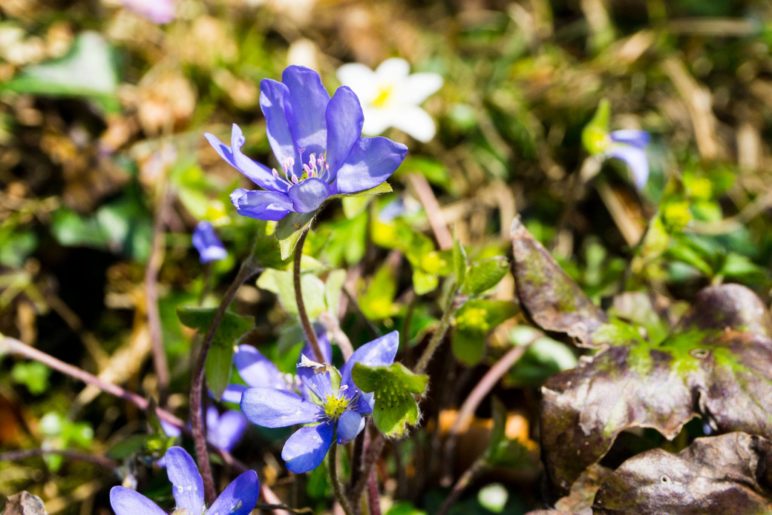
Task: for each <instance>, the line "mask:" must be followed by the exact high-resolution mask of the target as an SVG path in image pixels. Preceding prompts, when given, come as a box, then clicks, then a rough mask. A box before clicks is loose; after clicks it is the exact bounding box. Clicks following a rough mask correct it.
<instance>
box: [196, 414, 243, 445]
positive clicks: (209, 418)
mask: <svg viewBox="0 0 772 515" xmlns="http://www.w3.org/2000/svg"><path fill="white" fill-rule="evenodd" d="M246 430H247V419H246V417H245V416H244V414H243V413H241V412H240V411H234V410H228V411H226V412H224V413H223V414H222V415H221V414H220V412H219V411H217V408H215V407H214V406H209V408H208V409H207V410H206V439H207V441H208V442H209V443H211V444H212V445H214V446H215V447H217V448H218V449H224V450H226V451H230V450H231V449H233V448H234V447H235V446H236V444H237V443H239V441H240V440H241V437H242V436H244V431H246Z"/></svg>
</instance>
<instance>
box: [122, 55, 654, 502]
mask: <svg viewBox="0 0 772 515" xmlns="http://www.w3.org/2000/svg"><path fill="white" fill-rule="evenodd" d="M260 107H261V109H262V112H263V115H264V116H265V119H266V122H267V133H268V141H269V143H270V146H271V148H272V150H273V153H274V155H275V157H276V161H277V162H278V164H279V167H278V169H277V168H269V167H268V166H266V165H264V164H261V163H258V162H256V161H253V160H252V159H250V158H249V157H247V156H246V155H244V154H243V153H242V152H241V147H242V146H243V145H244V135H243V133H242V131H241V129H240V128H239V127H238V126H237V125H235V124H234V125H233V128H232V132H231V142H230V143H231V144H230V146H228V145H226V144H225V143H223V142H222V141H220V140H219V139H218V138H217V137H215V136H213V135H212V134H206V135H205V136H206V138H207V140H208V141H209V143H210V144H211V145H212V146H213V147H214V149H215V150H216V151H217V153H218V154H219V155H220V157H222V158H223V159H224V160H225V161H226V162H227V163H228V164H230V165H231V166H232V167H233V168H235V169H236V170H238V171H239V172H241V173H242V174H243V175H245V176H246V177H247V178H248V179H249V180H251V181H252V182H253V183H254V184H256V185H257V186H259V187H260V188H261V189H258V190H247V189H243V188H238V189H236V190H235V191H233V193H232V194H231V201H232V202H233V205H234V206H235V207H236V210H237V211H238V213H239V214H241V215H244V216H248V217H252V218H257V219H260V220H270V221H276V220H281V219H282V218H284V217H285V216H287V215H288V214H289V213H309V212H313V211H315V210H317V209H319V208H320V207H321V206H322V204H324V202H325V201H327V200H328V199H329V198H331V197H333V196H336V195H345V194H352V193H357V192H361V191H365V190H369V189H371V188H374V187H376V186H378V185H380V184H381V183H383V182H384V181H385V180H386V179H388V178H389V177H390V176H391V174H392V173H393V172H394V171H395V170H396V169H397V168H398V167H399V165H400V164H401V163H402V161H403V160H404V158H405V155H406V153H407V148H406V147H405V146H404V145H402V144H399V143H396V142H394V141H392V140H390V139H387V138H384V137H374V138H364V137H362V126H363V123H364V118H363V111H362V107H361V105H360V103H359V100H358V98H357V96H356V95H355V94H354V93H353V91H352V90H351V89H349V88H348V87H346V86H343V87H340V88H338V89H337V90H336V91H335V94H334V95H333V96H332V97H330V95H329V94H328V93H327V91H326V90H325V88H324V86H323V85H322V82H321V78H320V77H319V75H318V74H317V73H316V72H315V71H313V70H310V69H308V68H304V67H301V66H290V67H288V68H287V69H286V70H285V71H284V74H283V76H282V82H277V81H273V80H269V79H266V80H263V81H262V82H261V84H260ZM609 138H610V144H609V145H608V147H607V151H606V152H605V155H606V157H609V158H619V159H622V160H623V161H625V162H626V163H627V164H628V165H629V167H630V169H631V172H632V175H633V177H634V181H635V183H636V185H638V187H643V185H644V184H645V182H646V179H647V177H648V162H647V160H646V155H645V147H646V145H647V144H648V140H649V136H648V134H647V133H645V132H642V131H615V132H611V133H609ZM193 244H194V246H195V248H196V249H197V250H198V252H199V256H200V260H201V262H202V263H210V262H213V261H217V260H220V259H223V258H225V257H226V256H227V251H226V249H225V247H224V245H223V244H222V242H221V241H220V239H219V238H218V237H217V235H216V234H215V232H214V229H213V227H212V225H211V224H209V223H208V222H201V223H200V224H199V225H198V226H197V228H196V230H195V233H194V235H193ZM318 337H319V341H320V345H321V349H322V354H323V355H324V356H323V357H324V360H325V362H324V363H318V362H315V361H314V360H313V359H312V358H313V356H314V355H313V353H312V352H311V350H310V348H309V347H308V346H307V347H306V348H305V349H304V350H303V352H302V353H301V355H300V359H299V360H298V362H297V373H296V375H286V374H282V373H280V372H279V370H278V369H277V368H276V366H275V365H274V364H273V363H272V362H271V361H270V360H268V359H267V358H265V357H264V356H263V355H262V354H260V352H259V351H258V350H257V349H255V348H254V347H251V346H244V345H242V346H240V347H238V349H237V351H236V353H235V356H234V361H235V365H236V368H237V369H238V370H239V372H240V375H241V377H242V379H243V380H244V382H245V383H246V384H247V386H242V385H231V386H230V387H229V388H228V389H227V390H226V392H225V395H224V400H226V401H230V402H235V403H239V404H240V406H241V411H242V412H243V415H242V414H241V413H237V412H226V413H225V414H223V415H220V414H219V412H218V411H217V410H216V408H213V407H212V408H210V409H209V411H208V413H207V415H208V416H207V427H208V431H209V433H210V443H213V444H214V445H216V446H218V447H221V448H224V449H230V448H231V447H232V446H233V445H235V443H236V442H237V441H238V439H239V438H240V436H241V434H243V431H244V426H245V422H244V416H246V418H247V419H248V420H249V421H251V422H252V423H254V424H256V425H259V426H263V427H268V428H277V427H289V426H301V427H300V428H299V429H298V430H297V431H296V432H295V433H293V434H292V435H291V436H290V437H289V438H288V439H287V441H286V443H285V445H284V448H283V450H282V458H283V459H284V461H285V463H286V465H287V468H288V469H289V470H290V471H291V472H294V473H303V472H307V471H310V470H312V469H314V468H316V467H317V466H319V465H320V464H321V463H322V461H323V460H324V458H325V456H326V454H327V452H328V450H329V448H330V446H331V445H332V444H333V442H335V441H337V442H338V443H345V442H348V441H351V440H352V439H353V438H355V437H356V436H357V435H358V434H359V433H360V432H361V431H362V429H363V428H364V425H365V417H366V416H367V415H370V414H371V413H372V412H373V404H374V400H373V396H372V394H368V393H364V392H362V391H360V390H359V388H357V386H356V384H354V381H353V380H352V377H351V373H352V369H353V367H354V364H356V363H363V364H366V365H370V366H374V365H389V364H391V363H393V361H394V358H395V356H396V354H397V347H398V343H399V338H398V334H397V333H396V332H392V333H390V334H387V335H385V336H383V337H381V338H378V339H376V340H374V341H372V342H370V343H367V344H365V345H362V346H361V347H359V348H358V349H357V350H356V351H355V352H354V353H353V355H352V356H351V357H350V359H349V360H348V361H347V362H346V363H345V364H344V365H343V367H342V368H341V369H340V370H338V369H337V368H335V367H334V366H332V365H331V364H330V363H331V356H332V351H331V346H330V342H329V339H328V338H327V337H326V334H325V333H324V331H320V333H319V335H318ZM162 461H163V463H164V465H165V466H166V468H167V472H168V475H169V480H170V482H171V483H172V486H173V494H174V499H175V502H176V509H177V511H175V513H176V512H178V511H181V510H186V513H190V514H193V513H211V514H214V513H236V514H238V513H244V514H246V513H249V512H250V511H251V509H252V508H253V507H254V505H255V503H256V501H257V498H258V491H259V481H258V478H257V474H256V473H255V472H254V471H248V472H245V473H243V474H242V475H240V476H239V477H238V478H236V479H235V480H234V481H233V482H232V483H231V484H230V485H229V486H228V487H227V488H226V489H225V491H223V493H222V494H221V495H220V497H218V498H217V500H216V501H215V502H214V504H213V505H212V506H210V507H209V508H208V509H206V507H205V505H204V497H203V486H202V480H201V476H200V475H199V473H198V470H197V469H196V467H195V465H194V463H193V460H192V458H191V457H190V456H189V455H188V454H187V453H186V452H185V451H184V450H183V449H181V448H179V447H172V448H171V449H169V451H168V452H167V453H166V455H165V457H164V459H163V460H162ZM110 500H111V503H112V506H113V509H114V510H115V512H116V513H118V514H119V515H123V514H126V515H128V514H136V513H142V512H147V513H163V511H161V509H160V508H159V507H158V506H156V505H155V504H154V503H153V502H152V501H150V500H149V499H147V498H146V497H144V496H143V495H141V494H139V493H137V492H136V491H134V490H130V489H127V488H123V487H114V488H113V489H112V491H111V495H110Z"/></svg>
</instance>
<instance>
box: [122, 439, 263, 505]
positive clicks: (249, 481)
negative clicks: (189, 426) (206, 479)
mask: <svg viewBox="0 0 772 515" xmlns="http://www.w3.org/2000/svg"><path fill="white" fill-rule="evenodd" d="M163 462H164V465H165V466H166V474H167V475H168V476H169V481H170V482H171V484H172V495H174V502H175V504H176V506H175V511H174V513H189V514H191V515H193V514H205V515H217V514H220V513H230V514H236V515H247V514H249V513H250V512H251V511H252V508H254V507H255V503H257V498H258V496H259V493H260V481H259V480H258V478H257V473H255V471H254V470H247V471H246V472H244V473H243V474H241V475H240V476H239V477H237V478H236V479H234V480H233V481H232V482H231V484H229V485H228V486H227V487H226V488H225V490H223V492H222V493H221V494H220V496H219V497H218V498H217V499H216V500H215V501H214V503H212V505H211V506H210V507H209V509H207V508H206V505H205V504H204V483H203V481H202V479H201V474H199V473H198V469H197V468H196V464H195V463H194V462H193V458H191V457H190V454H188V453H187V452H186V451H185V449H183V448H182V447H170V448H169V450H168V451H166V455H164V458H163ZM110 505H111V506H112V507H113V511H114V512H115V513H116V515H137V514H143V515H163V514H164V513H165V512H164V511H163V510H162V509H161V508H159V507H158V505H157V504H155V503H154V502H153V501H151V500H150V499H148V498H147V497H145V496H144V495H142V494H140V493H138V492H137V491H136V490H132V489H130V488H124V487H122V486H114V487H113V488H112V489H111V490H110Z"/></svg>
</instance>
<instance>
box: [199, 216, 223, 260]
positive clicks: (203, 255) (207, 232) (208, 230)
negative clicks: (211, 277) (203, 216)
mask: <svg viewBox="0 0 772 515" xmlns="http://www.w3.org/2000/svg"><path fill="white" fill-rule="evenodd" d="M193 246H194V247H196V250H197V251H198V255H199V258H200V260H201V262H202V263H211V262H212V261H219V260H221V259H225V258H226V257H227V256H228V251H227V250H225V246H224V245H223V244H222V242H221V241H220V238H218V237H217V233H216V232H214V227H212V224H210V223H209V222H198V225H197V226H196V230H195V231H193Z"/></svg>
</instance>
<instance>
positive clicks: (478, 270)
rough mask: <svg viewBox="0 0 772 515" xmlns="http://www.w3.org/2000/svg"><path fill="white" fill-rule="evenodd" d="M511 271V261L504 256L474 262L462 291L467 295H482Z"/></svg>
mask: <svg viewBox="0 0 772 515" xmlns="http://www.w3.org/2000/svg"><path fill="white" fill-rule="evenodd" d="M508 271H509V261H508V260H507V258H505V257H504V256H496V257H492V258H488V259H484V260H482V261H478V262H476V263H473V264H472V266H471V267H470V268H469V273H468V274H467V277H466V281H464V282H463V286H462V287H461V292H462V293H465V294H467V295H480V294H481V293H483V292H485V291H487V290H489V289H491V288H493V287H494V286H496V285H497V284H498V283H499V281H501V279H503V278H504V276H505V275H507V272H508Z"/></svg>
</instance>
